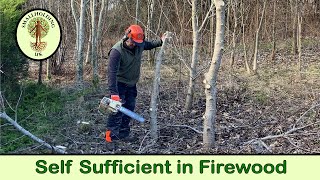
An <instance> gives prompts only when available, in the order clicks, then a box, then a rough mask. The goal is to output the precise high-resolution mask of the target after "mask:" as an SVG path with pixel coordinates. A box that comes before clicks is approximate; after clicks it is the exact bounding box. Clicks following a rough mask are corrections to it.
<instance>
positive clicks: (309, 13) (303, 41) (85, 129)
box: [0, 0, 320, 154]
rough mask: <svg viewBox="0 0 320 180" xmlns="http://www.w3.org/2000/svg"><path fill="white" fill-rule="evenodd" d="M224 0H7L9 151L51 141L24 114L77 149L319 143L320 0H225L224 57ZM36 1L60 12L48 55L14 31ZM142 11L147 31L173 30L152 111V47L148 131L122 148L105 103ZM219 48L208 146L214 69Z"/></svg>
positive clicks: (141, 91)
mask: <svg viewBox="0 0 320 180" xmlns="http://www.w3.org/2000/svg"><path fill="white" fill-rule="evenodd" d="M215 2H216V3H217V2H219V3H221V2H222V1H221V0H216V1H214V0H135V1H134V0H130V1H129V0H90V1H89V0H59V1H57V0H55V1H53V0H0V13H1V15H0V24H1V42H0V44H1V65H0V70H1V71H0V78H1V87H0V92H1V98H0V100H1V101H0V105H1V108H0V113H1V115H2V116H1V117H2V119H0V153H1V154H8V153H9V154H21V153H24V154H43V153H52V152H51V149H49V150H48V148H45V145H44V143H37V142H35V141H34V140H33V139H31V138H30V137H28V136H27V135H26V134H25V133H22V132H21V131H19V130H17V128H16V127H14V126H13V123H17V124H19V125H20V126H21V127H23V128H24V129H26V130H28V131H29V132H31V133H32V134H33V135H35V136H37V137H39V138H40V139H42V140H43V141H45V142H46V143H47V144H49V147H50V146H52V147H56V146H63V147H65V148H66V151H67V152H68V153H71V154H82V153H84V154H109V153H116V154H141V153H142V154H155V153H156V154H202V153H215V154H261V153H263V154H265V153H266V154H305V153H310V154H314V153H319V152H320V132H319V127H320V126H319V122H320V115H319V110H320V107H319V106H320V78H319V77H320V61H319V57H320V53H319V50H320V41H319V40H320V30H319V29H320V1H319V0H281V1H280V0H268V1H267V0H225V1H224V3H225V4H224V6H220V5H221V4H219V7H220V8H222V11H223V13H224V14H225V16H223V17H225V18H223V19H222V20H223V21H220V23H221V24H222V25H223V27H224V29H225V31H224V34H223V37H222V38H223V39H224V48H223V49H220V50H223V54H222V59H214V58H213V57H214V51H216V52H218V50H219V49H218V50H215V48H217V46H215V43H214V42H215V39H216V37H218V36H216V34H219V33H220V32H222V31H217V27H216V25H217V21H216V20H217V19H216V18H217V13H218V11H216V9H215V7H216V4H215ZM33 8H43V9H47V10H49V11H51V12H52V13H53V14H55V16H56V17H57V18H58V20H59V22H60V25H61V28H62V32H63V37H62V42H61V45H60V47H59V49H58V51H57V52H56V53H55V54H54V55H53V56H52V57H51V58H50V59H49V60H48V61H43V62H42V63H39V62H35V61H30V60H27V59H26V58H25V57H24V56H23V55H22V54H21V53H20V51H19V49H18V47H17V46H16V43H15V28H16V24H17V22H18V20H19V18H20V17H21V16H22V14H23V13H24V12H26V11H28V10H30V9H33ZM136 23H137V24H139V25H141V26H142V27H143V28H144V29H145V33H146V38H147V39H157V38H160V37H161V35H162V34H163V33H164V32H166V31H170V32H172V36H171V38H170V39H169V40H168V41H169V42H168V45H167V46H166V47H165V48H164V54H163V59H162V64H161V71H160V72H161V74H159V75H160V76H161V78H160V82H159V85H158V89H157V91H158V95H157V94H156V105H157V108H158V109H157V112H156V116H154V117H151V115H152V113H151V112H150V106H151V103H150V99H152V97H154V96H152V94H153V93H154V90H153V83H154V78H155V75H156V73H155V71H156V70H155V65H156V62H157V58H156V57H157V55H158V54H159V49H160V48H157V50H153V51H150V52H145V54H144V57H143V65H142V76H141V78H140V82H139V83H138V98H137V107H136V111H137V113H139V114H141V115H142V116H144V117H145V118H146V119H147V121H146V122H145V123H143V124H141V123H138V122H135V121H133V122H132V123H133V126H132V132H133V133H134V134H135V135H138V136H139V137H140V139H139V141H138V142H134V143H122V144H119V145H118V146H119V148H118V149H117V150H116V151H112V152H111V151H108V150H107V149H106V148H105V140H104V139H103V133H104V132H105V124H106V115H104V114H101V113H100V112H99V111H98V104H99V101H100V99H101V98H102V97H103V96H104V95H106V94H107V81H106V78H107V77H106V76H107V68H106V67H107V63H108V56H107V54H108V51H109V49H110V48H111V47H112V46H113V44H114V43H116V42H117V41H118V40H119V39H121V38H122V36H123V35H124V31H125V29H126V28H127V27H128V26H129V25H131V24H136ZM219 30H220V29H219ZM158 60H159V59H158ZM218 60H220V61H221V65H220V64H219V63H217V64H218V65H217V66H216V67H218V70H219V71H218V74H217V76H215V77H216V85H215V87H216V88H217V99H216V105H217V106H216V116H215V118H214V121H213V122H212V126H213V127H214V129H213V130H214V135H213V136H210V137H211V138H213V139H211V140H210V141H211V142H213V144H212V145H210V146H209V147H208V146H206V144H205V143H203V142H204V139H203V136H204V134H206V133H205V132H204V129H206V128H204V126H205V125H204V124H205V119H206V118H207V117H206V116H204V114H205V111H206V108H208V106H207V104H206V98H208V97H207V96H206V95H207V93H205V86H204V84H203V81H204V79H206V77H205V74H206V73H207V72H208V71H209V69H210V66H211V65H215V64H216V62H219V61H218ZM39 72H40V73H39ZM150 113H151V115H150ZM4 114H6V115H7V116H8V117H10V118H11V120H12V121H8V118H4ZM152 118H153V119H154V120H156V122H155V123H156V125H155V124H154V123H151V122H153V121H152ZM154 127H156V129H152V128H154ZM20 130H21V129H20ZM154 132H155V133H154ZM63 149H64V148H63Z"/></svg>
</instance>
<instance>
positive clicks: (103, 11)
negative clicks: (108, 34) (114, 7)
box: [97, 0, 109, 67]
mask: <svg viewBox="0 0 320 180" xmlns="http://www.w3.org/2000/svg"><path fill="white" fill-rule="evenodd" d="M108 3H109V2H108V0H107V1H106V0H102V1H101V8H100V14H99V20H98V31H97V44H100V45H102V41H103V39H101V31H102V30H103V27H102V24H103V20H104V19H105V18H104V17H103V15H104V14H105V11H106V9H107V7H108ZM98 62H99V58H98ZM98 67H99V64H98Z"/></svg>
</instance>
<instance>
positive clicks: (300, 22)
mask: <svg viewBox="0 0 320 180" xmlns="http://www.w3.org/2000/svg"><path fill="white" fill-rule="evenodd" d="M301 28H302V16H301V11H300V10H299V11H298V35H297V37H298V39H297V41H298V56H299V63H298V71H299V74H300V72H301V66H302V60H301V55H302V45H301V40H302V31H301Z"/></svg>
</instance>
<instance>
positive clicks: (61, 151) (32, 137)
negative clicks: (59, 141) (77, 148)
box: [0, 112, 65, 154]
mask: <svg viewBox="0 0 320 180" xmlns="http://www.w3.org/2000/svg"><path fill="white" fill-rule="evenodd" d="M0 118H2V119H5V120H7V121H8V122H9V123H11V124H12V125H13V126H14V127H15V128H16V129H17V130H19V131H20V132H22V133H23V134H24V135H26V136H29V137H30V138H31V139H32V140H34V141H37V142H38V143H40V144H41V145H43V146H45V147H46V148H49V149H51V150H53V151H54V152H57V153H60V154H65V151H64V150H62V149H59V148H57V147H55V146H52V145H50V144H48V143H47V142H45V141H44V140H42V139H40V138H38V137H37V136H35V135H33V134H32V133H30V132H29V131H28V130H26V129H24V128H23V127H21V126H20V125H19V124H18V123H17V122H16V121H14V120H13V119H11V118H10V117H9V116H8V115H7V114H6V113H4V112H0Z"/></svg>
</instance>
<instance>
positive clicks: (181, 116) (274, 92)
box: [13, 46, 320, 154]
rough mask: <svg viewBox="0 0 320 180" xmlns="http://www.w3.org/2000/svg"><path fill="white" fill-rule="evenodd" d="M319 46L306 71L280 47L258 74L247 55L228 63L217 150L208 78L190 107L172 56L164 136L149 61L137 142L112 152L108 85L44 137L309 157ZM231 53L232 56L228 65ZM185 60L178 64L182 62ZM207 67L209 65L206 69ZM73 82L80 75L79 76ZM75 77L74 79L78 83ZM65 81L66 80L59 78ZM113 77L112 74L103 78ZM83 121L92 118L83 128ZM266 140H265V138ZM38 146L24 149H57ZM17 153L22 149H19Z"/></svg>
mask: <svg viewBox="0 0 320 180" xmlns="http://www.w3.org/2000/svg"><path fill="white" fill-rule="evenodd" d="M319 49H320V48H319V46H312V47H310V48H308V49H305V51H304V52H305V53H304V55H303V67H302V73H301V74H300V75H299V74H298V73H297V71H296V69H297V57H293V56H292V55H291V54H290V53H289V52H286V51H279V52H278V54H277V56H276V62H275V63H271V62H268V61H267V60H268V59H269V57H268V55H269V53H268V52H261V55H260V57H259V70H258V75H255V76H252V75H247V74H246V72H245V69H244V67H243V61H242V60H241V59H242V57H241V56H238V57H236V59H238V60H237V62H236V65H235V69H234V72H233V73H230V72H229V68H228V63H224V64H223V65H222V67H221V71H220V73H219V79H218V116H217V121H216V124H215V125H216V147H215V148H213V149H211V150H204V149H202V134H201V131H202V123H203V114H204V111H205V96H204V90H203V87H202V83H201V82H202V80H203V75H202V76H200V77H199V78H198V79H197V86H196V94H195V98H194V104H193V109H192V110H191V111H186V110H184V108H183V106H184V102H185V97H186V86H187V82H188V79H187V77H186V76H185V75H186V74H187V71H186V70H184V69H185V68H184V67H182V69H183V70H182V76H181V77H182V78H181V81H179V77H180V73H179V66H178V65H171V63H174V62H178V61H171V62H170V59H167V60H166V61H165V63H164V64H163V66H162V67H163V68H162V79H161V87H160V96H159V110H158V124H159V129H160V131H159V135H160V138H159V141H158V142H153V141H152V139H151V138H150V134H149V125H150V123H149V114H148V113H149V110H148V109H149V103H150V102H149V101H150V95H151V88H152V80H153V78H152V77H153V69H152V68H150V67H149V66H148V65H147V63H145V64H144V67H143V70H142V72H143V74H142V77H141V81H140V83H139V85H138V89H139V90H138V92H139V95H138V99H137V107H136V109H137V110H136V111H137V112H138V113H139V114H141V115H142V116H144V117H145V118H146V119H147V121H146V122H145V123H143V124H141V123H138V122H135V121H133V122H132V124H133V125H132V133H133V134H135V135H137V136H138V137H139V141H137V142H134V143H118V144H117V146H118V149H117V150H116V151H108V150H107V149H106V145H105V141H104V139H103V137H102V133H103V132H104V131H105V123H106V120H105V116H103V115H102V114H101V113H99V112H98V110H97V106H98V103H99V100H100V98H102V97H103V95H104V93H105V91H104V89H105V87H106V85H105V84H104V85H102V86H101V87H100V89H99V90H98V91H96V92H94V93H93V92H89V93H86V94H85V95H84V96H83V97H82V98H78V99H77V100H76V101H70V102H68V103H67V104H65V107H64V112H61V113H60V114H58V116H60V117H61V119H63V120H64V121H65V122H66V123H63V124H62V125H61V128H60V129H57V131H56V132H54V133H52V134H51V135H41V137H43V138H44V139H46V140H48V142H50V143H52V144H55V145H62V146H66V147H67V152H68V153H70V154H203V153H217V154H260V153H267V154H305V153H308V154H309V153H310V154H314V153H320V129H319V128H320V125H319V121H320V114H319V111H320V61H319V57H320V53H319V52H320V51H319ZM228 55H230V54H229V53H226V54H225V56H224V60H223V61H226V62H227V58H228ZM176 64H178V63H176ZM199 69H201V68H199ZM71 79H72V78H71ZM71 79H69V80H70V81H71ZM57 82H60V81H57ZM103 82H105V79H103ZM61 86H62V87H61V91H62V92H64V93H72V92H74V88H73V87H72V86H69V87H66V86H64V85H61ZM81 122H89V123H90V125H89V126H88V127H83V126H82V125H81ZM261 138H262V139H261ZM38 146H39V145H38V144H35V145H34V146H32V147H28V148H27V149H24V150H23V151H17V152H19V153H50V152H48V151H47V150H43V149H41V148H39V147H38ZM13 153H15V152H13Z"/></svg>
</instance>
